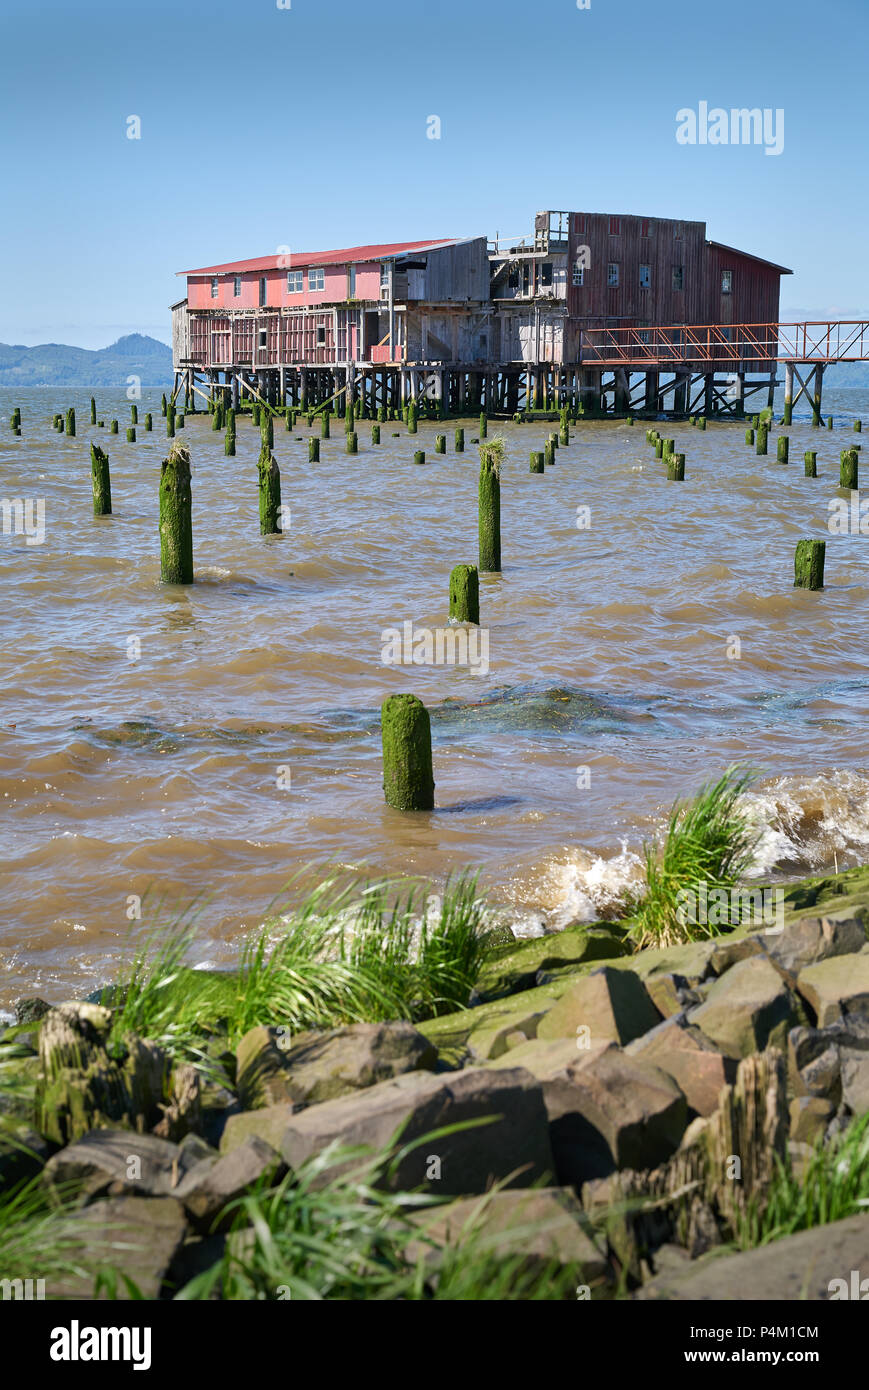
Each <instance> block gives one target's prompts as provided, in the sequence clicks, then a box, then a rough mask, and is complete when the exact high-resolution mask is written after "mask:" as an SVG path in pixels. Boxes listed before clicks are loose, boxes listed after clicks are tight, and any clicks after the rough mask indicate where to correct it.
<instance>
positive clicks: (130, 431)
mask: <svg viewBox="0 0 869 1390" xmlns="http://www.w3.org/2000/svg"><path fill="white" fill-rule="evenodd" d="M135 442H136V431H135V429H134V428H133V426H132V425H128V427H127V443H128V444H135Z"/></svg>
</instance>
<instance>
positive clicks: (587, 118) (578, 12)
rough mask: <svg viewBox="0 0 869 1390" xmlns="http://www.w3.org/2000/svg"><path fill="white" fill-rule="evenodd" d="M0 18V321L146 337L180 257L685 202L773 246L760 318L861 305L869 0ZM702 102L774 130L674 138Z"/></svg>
mask: <svg viewBox="0 0 869 1390" xmlns="http://www.w3.org/2000/svg"><path fill="white" fill-rule="evenodd" d="M282 3H283V4H287V0H282ZM0 42H2V52H3V54H4V74H3V81H2V88H0V120H2V130H3V135H4V139H3V149H4V151H5V159H4V184H5V199H4V201H5V215H4V219H3V232H4V241H5V244H6V247H7V258H8V260H9V261H10V262H11V267H12V273H11V274H9V275H7V278H6V286H5V293H4V296H3V301H2V310H0V340H2V341H4V342H19V343H39V342H47V341H55V342H67V343H74V344H78V345H80V346H83V347H102V346H104V345H106V344H107V343H109V342H111V341H113V340H114V339H115V338H117V337H118V336H119V335H120V334H122V333H126V332H134V331H139V332H144V333H151V334H153V335H154V336H155V337H160V338H162V339H164V340H165V341H168V338H169V313H168V305H169V304H170V303H171V302H172V300H173V299H178V298H181V297H182V294H183V281H180V280H176V279H175V275H174V272H175V271H177V270H183V269H188V268H190V267H193V266H197V265H208V264H210V263H215V262H220V261H226V260H233V259H238V258H242V257H244V256H255V255H266V254H268V253H269V252H271V251H273V250H276V248H277V247H279V246H284V245H288V246H290V247H292V248H293V249H294V250H300V251H301V250H316V249H321V248H331V247H335V246H343V245H354V244H357V243H362V242H368V241H393V240H404V239H412V238H416V237H419V238H424V237H439V236H470V235H480V234H486V235H489V236H492V235H494V233H495V232H496V231H499V232H500V233H501V234H502V235H503V234H507V235H511V236H518V235H521V234H524V233H526V232H527V231H528V230H529V228H530V227H531V226H532V224H533V216H534V213H535V211H536V210H537V209H542V208H557V209H561V208H564V209H576V210H584V211H601V212H621V213H642V214H648V215H649V216H652V217H655V216H667V217H684V218H691V219H698V220H705V221H706V223H707V235H709V236H710V237H711V238H712V239H714V240H716V241H723V242H725V243H727V244H729V245H732V246H738V247H741V248H743V249H745V250H749V251H753V252H754V253H755V254H757V255H760V256H765V257H767V258H769V259H770V260H773V261H777V262H779V263H780V264H783V265H787V266H790V267H791V268H792V269H793V270H794V271H795V274H794V275H793V277H786V278H785V279H784V280H783V284H782V290H783V293H782V317H783V318H785V319H787V318H799V317H804V316H806V315H809V316H817V317H827V316H830V317H846V318H851V317H860V316H861V315H864V314H866V313H867V311H869V305H867V294H866V254H865V249H864V243H865V232H864V230H863V229H864V227H865V223H866V218H867V212H869V207H867V204H869V182H867V179H866V143H867V134H869V129H867V127H869V118H867V116H866V114H865V110H864V107H865V99H866V90H867V87H866V73H865V59H866V53H867V51H869V4H867V0H826V3H824V4H823V5H818V4H817V3H816V0H812V3H809V0H765V3H757V0H730V3H728V4H727V5H724V6H722V5H713V4H711V3H709V0H700V3H698V4H696V5H694V6H692V7H688V8H686V7H685V6H684V5H683V4H681V3H677V0H657V2H656V3H651V0H590V6H589V8H588V9H579V8H578V7H577V3H576V0H535V3H533V4H531V5H529V4H528V3H527V0H500V2H499V3H498V4H497V5H491V4H482V3H480V0H422V3H420V0H290V7H289V8H279V7H278V0H184V3H183V4H180V5H179V4H177V3H172V4H169V3H165V0H156V2H155V0H139V3H138V4H135V5H130V4H124V3H118V0H111V2H109V0H76V3H75V4H69V3H64V4H61V3H58V2H57V0H48V3H41V4H39V5H38V6H36V5H34V3H33V0H5V4H4V17H3V20H2V25H0ZM701 101H705V102H706V103H708V106H709V107H710V108H713V107H723V108H724V109H725V110H728V111H729V110H730V109H731V108H733V107H760V108H769V109H770V110H772V111H775V110H777V109H781V110H783V112H784V147H783V150H782V153H781V154H779V155H767V154H765V153H764V149H763V146H761V145H745V146H743V145H730V144H728V145H711V144H706V145H701V144H697V145H680V144H679V143H678V142H677V140H676V125H677V123H676V113H677V111H679V110H680V109H682V108H686V109H693V110H696V109H697V108H698V104H699V103H700V102H701ZM435 115H436V116H438V117H439V118H440V121H441V138H440V139H439V140H432V139H429V138H427V122H428V118H429V117H431V116H435ZM130 116H138V117H139V118H140V120H141V139H139V140H131V139H128V138H127V122H128V117H130Z"/></svg>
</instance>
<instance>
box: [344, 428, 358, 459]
mask: <svg viewBox="0 0 869 1390" xmlns="http://www.w3.org/2000/svg"><path fill="white" fill-rule="evenodd" d="M345 447H346V450H347V453H348V454H358V453H359V436H358V434H357V433H356V431H355V430H350V432H349V434H348V435H347V444H346V446H345Z"/></svg>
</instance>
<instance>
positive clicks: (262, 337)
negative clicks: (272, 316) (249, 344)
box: [259, 328, 268, 348]
mask: <svg viewBox="0 0 869 1390" xmlns="http://www.w3.org/2000/svg"><path fill="white" fill-rule="evenodd" d="M259 345H260V347H261V348H266V347H268V338H267V336H266V329H265V328H261V329H260V331H259Z"/></svg>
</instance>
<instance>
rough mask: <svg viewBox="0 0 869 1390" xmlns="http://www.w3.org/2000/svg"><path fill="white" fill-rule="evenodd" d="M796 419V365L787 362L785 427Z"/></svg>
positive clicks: (783, 420) (783, 421) (783, 422)
mask: <svg viewBox="0 0 869 1390" xmlns="http://www.w3.org/2000/svg"><path fill="white" fill-rule="evenodd" d="M793 418H794V364H793V362H785V408H784V417H783V419H782V424H783V425H790V424H791V423H792V421H793Z"/></svg>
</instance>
